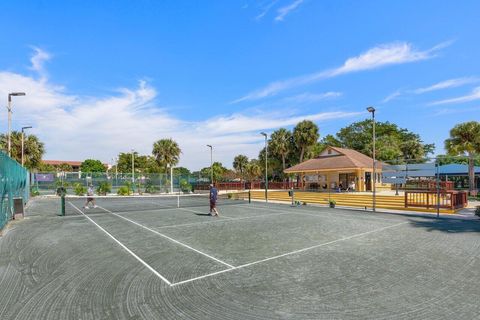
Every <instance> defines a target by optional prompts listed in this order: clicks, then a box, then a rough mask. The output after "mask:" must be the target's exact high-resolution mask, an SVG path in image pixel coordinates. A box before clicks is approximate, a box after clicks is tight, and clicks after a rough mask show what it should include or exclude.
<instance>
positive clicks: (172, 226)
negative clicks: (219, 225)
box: [157, 212, 290, 229]
mask: <svg viewBox="0 0 480 320" xmlns="http://www.w3.org/2000/svg"><path fill="white" fill-rule="evenodd" d="M284 214H290V213H288V212H280V213H270V214H261V215H258V216H249V217H242V218H229V219H227V220H221V218H222V216H220V219H215V220H211V221H203V222H192V223H184V224H172V225H166V226H161V227H157V229H164V228H176V227H188V226H196V225H200V224H207V223H216V222H229V221H237V220H248V219H256V218H262V217H270V216H280V215H284Z"/></svg>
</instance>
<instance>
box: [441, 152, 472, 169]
mask: <svg viewBox="0 0 480 320" xmlns="http://www.w3.org/2000/svg"><path fill="white" fill-rule="evenodd" d="M437 161H438V163H439V165H441V166H443V165H445V164H451V163H456V164H468V156H450V155H445V154H441V155H438V156H437ZM474 165H475V166H480V156H476V157H474Z"/></svg>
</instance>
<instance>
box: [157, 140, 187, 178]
mask: <svg viewBox="0 0 480 320" xmlns="http://www.w3.org/2000/svg"><path fill="white" fill-rule="evenodd" d="M181 153H182V150H180V147H179V146H178V143H177V142H175V141H174V140H173V139H161V140H158V141H156V142H155V143H154V144H153V150H152V154H153V156H154V157H155V160H156V161H157V163H158V165H159V166H162V167H163V168H164V169H165V172H168V166H175V165H176V164H177V163H178V162H179V161H180V154H181Z"/></svg>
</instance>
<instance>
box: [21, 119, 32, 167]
mask: <svg viewBox="0 0 480 320" xmlns="http://www.w3.org/2000/svg"><path fill="white" fill-rule="evenodd" d="M31 128H32V126H26V127H22V167H23V164H24V163H25V161H24V159H23V158H24V156H23V154H24V144H25V130H26V129H31Z"/></svg>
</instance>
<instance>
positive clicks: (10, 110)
mask: <svg viewBox="0 0 480 320" xmlns="http://www.w3.org/2000/svg"><path fill="white" fill-rule="evenodd" d="M24 95H25V92H11V93H9V94H8V106H7V110H8V155H9V156H11V155H12V152H11V149H12V97H18V96H24Z"/></svg>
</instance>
